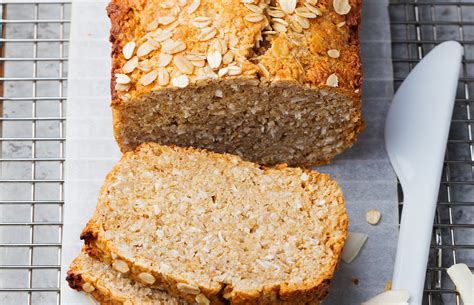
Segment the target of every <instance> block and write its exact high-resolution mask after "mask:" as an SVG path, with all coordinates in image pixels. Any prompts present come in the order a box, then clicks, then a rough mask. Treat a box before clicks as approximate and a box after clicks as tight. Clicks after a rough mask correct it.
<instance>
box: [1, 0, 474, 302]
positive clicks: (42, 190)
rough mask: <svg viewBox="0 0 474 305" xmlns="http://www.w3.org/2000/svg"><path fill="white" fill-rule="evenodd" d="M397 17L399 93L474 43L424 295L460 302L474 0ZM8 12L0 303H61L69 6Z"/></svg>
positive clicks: (11, 6)
mask: <svg viewBox="0 0 474 305" xmlns="http://www.w3.org/2000/svg"><path fill="white" fill-rule="evenodd" d="M390 13H391V23H392V38H393V48H392V49H393V50H392V51H393V67H394V77H395V87H397V86H398V85H399V84H400V83H401V81H402V80H403V79H404V78H405V77H406V75H407V74H408V72H409V71H410V69H412V68H413V66H414V65H415V64H416V63H417V62H418V61H419V60H420V59H421V58H422V57H423V55H424V54H426V53H427V52H428V51H429V50H430V49H431V48H433V47H434V46H435V45H436V44H437V43H439V42H441V41H444V40H448V39H455V40H458V41H460V42H462V43H463V45H464V46H465V52H466V56H465V60H464V69H463V75H462V78H461V81H460V84H459V92H458V97H457V100H456V106H455V111H454V116H453V121H452V130H451V133H450V140H449V143H448V149H447V154H446V162H445V168H444V172H443V174H444V178H443V179H444V180H443V182H442V183H441V188H440V196H439V204H438V213H437V216H436V224H435V225H434V230H433V232H434V234H433V242H432V249H431V258H430V262H429V267H428V269H427V283H426V298H425V299H426V303H427V304H433V305H441V304H460V300H459V298H458V296H457V295H456V293H455V291H454V289H453V286H452V283H451V282H450V281H449V279H447V277H446V272H445V270H446V268H447V267H449V266H451V265H452V264H453V263H456V262H466V263H468V264H469V266H470V267H471V268H472V267H473V266H474V234H473V233H474V230H473V229H474V213H473V212H474V187H473V186H474V177H473V173H474V172H473V166H474V139H473V138H474V135H473V130H472V129H473V125H474V119H473V118H472V117H473V116H474V104H473V103H474V92H473V90H474V1H472V0H471V1H435V0H432V1H422V0H420V1H414V0H412V1H408V0H406V1H402V0H399V1H395V0H392V1H391V5H390ZM0 14H1V16H2V17H1V22H0V31H1V33H2V36H1V38H0V303H1V304H6V305H9V304H58V303H59V293H60V280H61V279H60V263H61V262H60V259H61V238H62V236H61V234H62V231H61V230H62V219H63V217H62V212H63V204H64V201H63V166H64V140H65V134H64V128H65V117H64V112H65V106H66V105H65V93H66V77H67V75H66V72H67V48H68V37H69V20H68V18H69V16H70V2H69V1H61V0H57V1H54V0H49V1H48V0H47V1H39V0H38V1H35V2H33V1H25V0H0ZM427 111H429V109H427Z"/></svg>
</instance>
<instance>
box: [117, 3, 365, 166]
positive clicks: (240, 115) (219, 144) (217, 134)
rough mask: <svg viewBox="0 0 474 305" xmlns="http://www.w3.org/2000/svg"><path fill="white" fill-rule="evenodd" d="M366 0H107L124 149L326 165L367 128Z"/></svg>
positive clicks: (120, 138) (118, 111)
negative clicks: (186, 150)
mask: <svg viewBox="0 0 474 305" xmlns="http://www.w3.org/2000/svg"><path fill="white" fill-rule="evenodd" d="M360 8H361V0H350V1H348V0H319V1H318V0H112V2H111V3H110V4H109V6H108V14H109V16H110V19H111V22H112V28H111V36H110V40H111V42H112V58H113V61H112V62H113V64H112V83H111V90H112V106H113V110H114V124H115V133H116V137H117V140H118V143H119V145H120V147H121V149H122V151H124V152H125V151H130V150H133V149H134V148H136V147H137V146H138V145H139V144H141V143H144V142H148V141H154V142H159V143H162V144H175V145H179V146H195V147H201V148H207V149H210V150H214V151H217V152H231V153H234V154H238V155H241V156H243V157H244V158H245V159H247V160H251V161H256V162H259V163H263V164H276V163H281V162H285V163H288V164H292V165H305V166H306V165H315V164H321V163H327V162H328V161H329V160H330V159H331V158H332V157H333V156H334V155H336V154H337V153H339V152H341V151H343V150H344V149H346V148H348V147H350V146H351V145H352V144H353V142H354V141H355V137H356V135H357V133H359V132H360V131H361V130H362V127H363V123H362V120H361V113H360V96H361V91H360V88H361V82H362V72H361V64H360V58H359V39H358V27H359V23H360ZM279 147H280V148H279Z"/></svg>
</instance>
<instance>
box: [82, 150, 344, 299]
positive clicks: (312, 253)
mask: <svg viewBox="0 0 474 305" xmlns="http://www.w3.org/2000/svg"><path fill="white" fill-rule="evenodd" d="M347 225H348V218H347V215H346V211H345V206H344V200H343V197H342V194H341V191H340V189H339V187H338V185H337V183H336V182H335V181H333V180H331V179H330V177H329V175H326V174H319V173H317V172H315V171H310V170H302V169H300V168H290V167H286V166H285V165H280V166H278V167H276V168H266V167H262V166H259V165H257V164H254V163H250V162H246V161H242V160H241V159H240V158H239V157H237V156H233V155H227V154H217V153H213V152H209V151H205V150H199V149H193V148H180V147H168V146H161V145H158V144H154V143H150V144H143V145H141V146H140V147H139V148H138V149H137V150H136V151H134V152H128V153H126V154H125V155H124V156H123V158H122V160H121V161H120V162H119V163H118V164H117V165H116V166H115V167H114V168H113V170H112V171H111V172H110V173H109V175H108V176H107V179H106V181H105V183H104V185H103V186H102V189H101V191H100V195H99V202H98V204H97V208H96V211H95V213H94V215H93V217H92V219H91V220H90V221H89V223H88V224H87V226H86V228H85V229H84V230H83V232H82V234H81V238H82V239H83V240H84V242H85V245H86V249H87V251H88V253H89V254H90V255H92V256H95V257H97V258H98V259H100V260H101V261H104V262H106V263H108V264H110V265H112V266H115V268H116V269H117V270H120V271H121V272H124V274H126V275H127V276H129V277H131V278H134V279H135V280H137V281H139V282H141V283H143V284H144V285H148V286H151V287H155V288H159V289H162V290H166V291H168V292H169V293H170V294H171V295H174V296H178V297H181V298H183V299H185V300H187V301H189V302H194V301H197V300H198V299H201V300H210V302H211V303H212V304H229V303H230V304H317V302H319V301H320V300H322V299H323V298H324V297H325V296H326V294H327V292H328V288H329V281H330V280H331V278H332V275H333V272H334V269H335V267H336V265H337V263H338V261H339V257H340V253H341V250H342V247H343V244H344V241H345V239H346V235H347ZM204 302H205V301H203V302H202V303H203V304H204Z"/></svg>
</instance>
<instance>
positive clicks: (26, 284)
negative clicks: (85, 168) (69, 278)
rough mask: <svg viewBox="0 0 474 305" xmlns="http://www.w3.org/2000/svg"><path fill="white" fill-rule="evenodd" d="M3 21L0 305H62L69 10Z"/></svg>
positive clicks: (32, 9) (10, 2)
mask: <svg viewBox="0 0 474 305" xmlns="http://www.w3.org/2000/svg"><path fill="white" fill-rule="evenodd" d="M0 14H1V16H2V17H1V21H0V29H1V33H2V35H1V38H0V304H5V305H10V304H58V303H59V292H60V291H59V287H60V264H61V239H62V236H61V234H62V232H61V231H62V219H63V215H62V214H63V204H64V201H63V166H64V128H65V117H64V112H65V104H64V103H65V90H66V76H67V75H66V66H67V50H68V36H69V20H68V19H69V16H70V3H69V2H68V1H54V0H49V1H25V0H0Z"/></svg>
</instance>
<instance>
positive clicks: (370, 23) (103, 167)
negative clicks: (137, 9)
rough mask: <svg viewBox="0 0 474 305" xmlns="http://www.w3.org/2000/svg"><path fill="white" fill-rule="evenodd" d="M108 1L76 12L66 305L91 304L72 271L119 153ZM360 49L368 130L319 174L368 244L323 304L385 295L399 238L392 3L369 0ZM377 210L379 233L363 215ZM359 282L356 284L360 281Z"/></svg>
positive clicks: (91, 0)
mask: <svg viewBox="0 0 474 305" xmlns="http://www.w3.org/2000/svg"><path fill="white" fill-rule="evenodd" d="M106 5H107V1H106V0H76V1H75V2H74V3H73V5H72V17H71V20H72V23H71V34H70V35H71V36H70V39H71V42H70V48H69V78H68V100H67V131H66V132H67V135H66V138H67V139H66V170H65V180H66V184H65V212H64V233H63V253H62V289H61V290H62V293H61V299H62V304H90V302H91V301H90V299H89V298H87V297H85V295H84V294H82V293H78V292H76V291H73V290H72V289H70V288H69V287H68V286H67V283H66V281H65V280H64V279H65V277H66V272H67V269H68V265H69V264H70V262H71V261H72V259H73V258H74V257H75V256H76V255H77V254H78V253H79V252H80V250H81V247H82V242H81V241H80V240H79V234H80V232H81V230H82V228H83V227H84V226H85V224H86V222H87V220H88V219H89V218H90V216H91V215H92V212H93V211H94V208H95V205H96V200H97V195H98V192H99V188H100V186H101V184H102V182H103V180H104V178H105V176H106V174H107V172H108V171H109V170H110V169H111V168H112V166H113V164H114V163H115V162H116V161H117V160H118V159H119V158H120V152H119V150H118V147H117V145H116V143H115V140H114V138H113V131H112V116H111V111H110V108H109V103H110V94H109V79H110V44H109V42H108V35H109V21H108V18H107V16H106V13H105V7H106ZM362 15H363V17H362V19H363V22H362V30H361V33H360V34H361V35H360V36H361V48H362V58H363V64H364V72H365V83H364V89H363V113H364V118H365V121H366V125H367V127H366V131H365V132H364V133H363V134H362V135H361V136H360V137H359V139H358V141H357V143H356V145H355V146H354V147H353V148H352V149H350V150H349V151H347V152H345V153H343V154H342V155H340V156H339V157H337V158H336V160H335V161H334V162H333V163H332V164H331V165H328V166H323V167H319V168H318V170H319V171H321V172H327V173H331V174H332V176H333V177H334V178H335V179H336V180H337V181H338V182H339V184H340V185H341V187H342V189H343V192H344V196H345V198H346V203H347V209H348V213H349V218H350V230H351V231H356V232H364V233H366V234H368V235H369V239H368V241H367V243H366V244H365V246H364V248H363V249H362V251H361V253H360V255H359V257H358V258H357V259H356V260H355V261H354V262H353V263H351V264H345V263H342V262H341V263H340V265H339V267H338V269H337V272H336V275H335V278H334V281H333V284H332V287H331V292H330V295H329V297H328V299H327V300H326V301H324V304H325V305H352V304H360V303H361V302H362V301H365V300H367V299H368V298H370V297H371V296H373V295H375V294H377V293H378V292H381V291H382V290H383V288H384V286H385V283H386V281H388V280H389V279H390V278H391V275H392V268H393V261H394V256H395V250H396V242H397V231H398V208H397V192H396V177H395V175H394V173H393V171H392V169H391V166H390V163H389V161H388V158H387V155H386V153H385V150H384V145H383V127H384V119H385V114H386V111H387V109H388V105H389V102H390V99H391V97H392V93H393V89H392V63H391V52H390V49H391V45H390V28H389V18H388V0H365V2H364V6H363V14H362ZM373 208H376V209H379V210H380V211H381V212H382V220H381V222H380V224H379V225H377V226H370V225H369V224H367V222H366V221H365V213H366V212H367V211H368V210H370V209H373ZM356 279H357V281H358V284H355V283H354V282H355V281H356Z"/></svg>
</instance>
